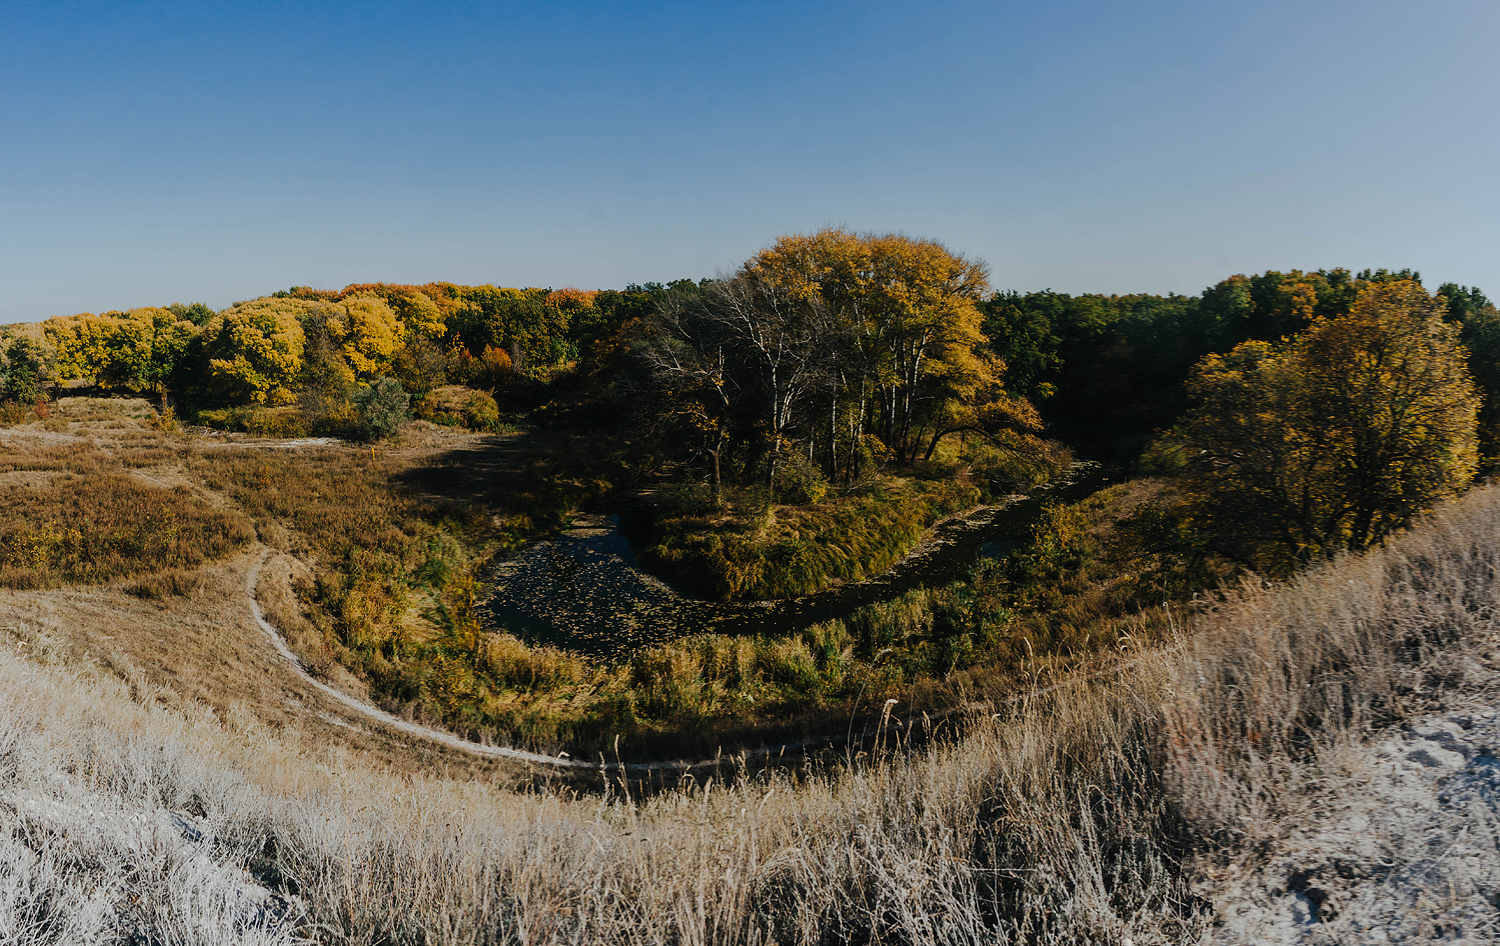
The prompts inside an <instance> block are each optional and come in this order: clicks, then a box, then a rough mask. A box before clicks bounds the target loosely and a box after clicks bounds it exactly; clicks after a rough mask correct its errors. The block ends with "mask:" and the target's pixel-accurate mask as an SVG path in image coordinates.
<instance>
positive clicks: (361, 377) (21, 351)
mask: <svg viewBox="0 0 1500 946" xmlns="http://www.w3.org/2000/svg"><path fill="white" fill-rule="evenodd" d="M666 291H667V290H666V287H663V286H659V285H647V286H644V287H636V286H631V287H629V288H627V289H626V290H625V291H613V290H605V291H598V292H583V291H580V290H576V289H563V290H557V291H552V290H547V289H513V288H500V287H496V286H488V285H485V286H460V285H455V284H452V283H429V284H427V285H423V286H406V285H391V284H383V283H382V284H368V285H351V286H348V287H346V288H345V289H343V290H338V291H334V290H316V289H310V288H306V287H294V288H292V289H289V290H285V291H281V292H276V293H274V294H272V295H270V296H265V297H262V298H259V299H254V300H250V301H247V302H240V303H236V304H234V305H232V306H230V307H229V308H227V309H224V310H222V311H220V312H214V311H213V310H211V309H210V308H208V307H207V306H205V305H203V304H201V303H194V304H173V305H170V306H159V307H158V306H152V307H144V308H138V309H131V310H128V311H111V312H105V313H102V314H97V315H96V314H93V313H82V314H79V315H72V316H63V317H54V318H50V319H47V320H45V321H43V322H40V323H36V324H33V325H27V326H20V327H17V328H13V329H10V330H8V332H7V334H8V335H9V336H10V337H9V338H8V339H7V340H6V341H5V343H4V345H3V346H0V398H3V399H4V401H6V402H7V403H9V404H10V405H12V408H13V407H14V405H17V404H22V405H35V404H38V403H41V402H45V400H46V399H47V397H48V391H49V388H51V387H52V386H53V385H55V384H59V383H66V382H69V381H82V382H86V383H88V384H91V385H95V386H97V387H99V388H102V389H104V390H107V391H129V392H136V393H153V394H155V395H157V396H159V397H160V398H161V400H162V404H163V406H164V407H166V406H170V407H172V408H173V409H175V410H177V411H184V412H186V413H187V414H188V415H189V416H193V417H200V416H201V417H202V419H206V420H210V421H220V422H222V421H224V420H225V419H226V418H231V417H236V416H239V417H244V416H248V414H247V412H251V413H253V412H259V413H260V414H261V415H264V416H278V414H279V416H282V417H286V416H288V415H295V419H296V420H297V421H298V422H306V423H307V424H310V425H312V426H313V427H317V428H320V429H324V430H327V431H328V432H331V433H341V434H342V433H360V432H361V431H363V432H364V433H366V434H370V435H376V436H378V435H380V434H383V433H385V432H388V430H389V427H390V424H389V423H384V422H376V423H375V426H374V429H370V424H371V422H372V421H371V418H372V417H373V416H376V415H379V416H380V417H384V418H387V419H389V418H392V417H395V418H397V419H399V418H400V417H402V416H404V407H405V405H406V404H407V399H408V397H410V398H415V399H417V401H418V407H419V410H420V408H421V407H422V405H423V401H424V399H429V401H428V403H427V404H426V406H427V407H428V408H429V412H432V413H435V416H434V418H433V419H438V420H461V421H465V422H470V423H471V425H473V423H472V422H474V421H476V419H477V420H478V421H479V426H483V425H484V423H486V422H492V421H493V420H494V419H495V416H496V411H495V404H494V401H493V399H492V398H490V397H489V395H488V394H485V395H483V396H481V398H480V399H479V400H478V401H475V400H473V399H469V400H464V399H460V400H459V401H458V402H457V403H456V404H455V403H454V402H453V399H452V398H451V397H448V398H441V397H439V398H431V397H430V396H431V395H433V393H434V392H435V391H437V390H438V389H440V388H442V387H444V386H445V385H462V386H466V387H468V388H471V389H473V390H474V391H475V392H492V391H494V390H496V389H507V390H511V391H513V392H514V391H532V392H533V393H534V392H535V391H537V390H541V391H545V390H546V388H547V385H548V383H549V382H551V381H553V380H554V379H555V378H556V377H557V376H558V375H559V374H560V373H569V372H574V371H583V372H585V373H587V372H589V371H592V370H594V368H595V365H596V363H597V362H599V361H600V360H601V359H602V360H604V361H606V362H607V361H608V360H609V357H610V353H611V350H612V349H611V342H612V341H613V340H612V339H611V338H610V337H609V333H610V332H611V331H613V330H615V329H617V328H619V327H620V326H621V325H625V324H629V323H631V322H632V321H633V320H638V319H639V318H641V317H642V316H643V315H644V314H646V313H648V312H649V311H651V310H652V309H653V307H654V304H655V303H654V300H655V299H657V298H658V297H660V296H661V295H662V294H664V293H665V292H666ZM543 400H545V398H543ZM372 404H374V405H375V408H376V409H374V410H373V411H372V410H371V407H370V406H371V405H372ZM445 410H446V414H445V413H444V412H445ZM12 412H14V411H12Z"/></svg>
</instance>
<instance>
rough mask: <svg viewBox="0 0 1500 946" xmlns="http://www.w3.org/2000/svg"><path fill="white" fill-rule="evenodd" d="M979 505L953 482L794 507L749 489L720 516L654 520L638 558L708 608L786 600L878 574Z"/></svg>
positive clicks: (866, 491) (869, 489)
mask: <svg viewBox="0 0 1500 946" xmlns="http://www.w3.org/2000/svg"><path fill="white" fill-rule="evenodd" d="M980 498H981V492H980V490H979V488H978V487H976V486H974V485H972V484H970V483H964V482H959V481H956V480H953V479H946V480H937V481H933V480H920V479H915V478H908V479H897V478H894V477H893V478H888V479H884V480H881V481H879V482H877V483H875V484H873V485H870V486H866V487H863V488H861V489H859V490H856V491H853V492H850V493H847V494H843V495H834V494H829V495H828V496H827V497H825V498H824V499H823V501H821V502H818V503H814V504H810V505H803V506H792V505H774V504H770V503H768V502H766V500H765V496H764V493H760V492H757V491H754V490H750V491H745V492H742V493H739V494H737V495H736V496H735V497H734V499H733V500H732V501H731V502H730V503H729V504H727V505H726V506H725V507H724V508H723V509H715V510H709V511H703V512H693V513H689V514H686V515H672V514H668V515H666V516H664V517H663V518H661V519H659V520H658V521H657V522H656V524H655V527H654V531H653V535H652V539H651V542H650V544H649V545H648V546H647V547H646V548H645V549H643V550H642V552H641V559H642V561H643V562H645V563H646V565H647V566H648V567H650V568H652V569H653V570H655V571H657V572H659V573H661V574H663V575H665V576H667V577H668V578H670V579H672V580H673V581H675V582H676V583H678V584H679V585H680V586H682V587H684V588H686V589H689V590H691V591H693V592H695V593H698V594H701V595H703V596H705V597H708V598H711V599H713V600H717V601H758V600H767V599H774V598H796V597H800V596H802V595H807V594H813V593H814V592H818V591H822V590H823V589H825V588H828V587H831V586H832V585H835V584H838V583H841V582H851V581H862V580H864V579H865V578H867V577H869V576H871V575H874V574H878V573H879V572H881V571H884V570H885V569H887V568H889V567H890V566H891V565H893V564H894V563H895V562H896V560H897V559H899V558H900V557H901V556H902V555H905V554H906V553H907V552H908V551H910V550H911V548H912V546H914V545H915V544H916V542H917V540H918V539H919V538H921V536H922V533H923V532H924V531H926V529H927V528H928V527H929V526H931V525H932V524H933V523H934V522H936V521H937V520H938V519H941V518H942V517H943V516H946V515H949V514H950V513H954V512H958V511H960V510H963V509H968V508H970V507H972V506H974V505H976V504H977V503H978V502H979V501H980Z"/></svg>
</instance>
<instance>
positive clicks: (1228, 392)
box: [1174, 280, 1479, 573]
mask: <svg viewBox="0 0 1500 946" xmlns="http://www.w3.org/2000/svg"><path fill="white" fill-rule="evenodd" d="M1443 312H1444V307H1443V304H1442V303H1441V302H1440V301H1438V300H1434V299H1433V298H1432V297H1431V296H1429V295H1428V294H1427V292H1426V291H1425V290H1424V289H1423V288H1422V287H1421V285H1419V284H1418V283H1416V282H1414V281H1412V280H1393V281H1388V282H1379V283H1372V284H1369V285H1367V286H1366V287H1364V288H1363V289H1362V290H1361V292H1360V294H1359V296H1358V298H1357V299H1356V300H1355V303H1354V306H1353V308H1352V310H1351V311H1350V312H1349V314H1348V315H1347V316H1343V317H1339V318H1325V319H1316V320H1314V321H1313V323H1312V324H1311V326H1310V327H1309V328H1308V329H1307V330H1306V331H1304V332H1303V333H1301V334H1299V335H1297V336H1295V337H1293V338H1290V339H1287V340H1284V341H1282V342H1280V343H1271V342H1265V341H1251V342H1245V343H1244V344H1241V345H1239V346H1238V347H1236V348H1235V349H1234V350H1233V351H1231V352H1229V353H1228V354H1225V355H1210V356H1208V357H1207V358H1205V359H1204V360H1203V361H1202V362H1200V363H1199V365H1198V367H1197V368H1196V369H1195V372H1194V375H1193V377H1192V379H1191V380H1190V381H1189V388H1188V389H1189V394H1190V395H1191V396H1192V398H1193V400H1194V405H1193V407H1192V408H1191V409H1190V410H1189V411H1188V413H1187V414H1186V415H1185V416H1184V418H1183V420H1182V421H1181V422H1180V424H1179V425H1178V427H1177V429H1176V431H1175V432H1174V436H1175V437H1176V438H1177V439H1178V440H1179V441H1180V442H1181V444H1182V445H1183V446H1184V447H1185V448H1186V455H1187V456H1188V466H1187V476H1188V483H1189V484H1190V487H1191V489H1192V491H1193V493H1194V496H1195V498H1196V502H1197V505H1198V507H1199V508H1200V510H1201V511H1202V515H1203V516H1205V517H1206V519H1207V522H1206V523H1204V525H1205V526H1206V528H1207V530H1208V531H1209V532H1210V533H1212V534H1213V535H1214V536H1215V537H1216V539H1217V541H1218V543H1219V544H1220V546H1221V547H1222V548H1223V549H1224V550H1225V551H1227V552H1229V553H1230V554H1234V555H1236V556H1237V557H1241V558H1244V559H1248V560H1249V561H1251V562H1252V563H1253V564H1255V565H1256V566H1257V567H1259V568H1261V569H1263V570H1265V571H1268V572H1271V573H1285V572H1287V571H1289V570H1291V569H1292V568H1293V567H1295V566H1296V565H1297V564H1299V563H1302V562H1306V561H1309V560H1312V559H1315V558H1319V557H1322V556H1326V555H1330V554H1332V553H1334V552H1337V551H1339V550H1344V549H1348V550H1358V549H1362V548H1365V547H1367V546H1369V545H1371V544H1373V543H1376V542H1378V541H1380V540H1381V539H1382V538H1384V537H1385V536H1387V535H1389V534H1391V532H1393V531H1394V530H1396V529H1399V528H1401V527H1402V526H1404V525H1406V524H1407V523H1409V522H1410V521H1411V520H1412V518H1413V517H1414V516H1416V515H1418V514H1420V513H1421V512H1422V511H1423V510H1425V509H1427V508H1429V507H1431V506H1432V504H1433V503H1435V502H1437V501H1439V500H1441V499H1443V498H1444V497H1447V496H1451V495H1453V494H1455V493H1456V492H1458V491H1459V490H1461V489H1463V488H1464V487H1465V486H1466V485H1468V483H1469V481H1470V480H1471V479H1472V478H1473V476H1474V472H1475V469H1476V467H1477V435H1476V423H1475V414H1476V410H1477V407H1478V403H1479V401H1478V397H1477V395H1476V392H1475V389H1474V384H1473V382H1472V381H1471V380H1470V378H1469V373H1468V369H1467V367H1466V364H1465V359H1466V356H1467V353H1466V352H1465V351H1464V348H1463V346H1462V345H1460V344H1459V341H1458V328H1457V326H1454V325H1450V324H1447V323H1445V322H1444V321H1443V318H1442V315H1443Z"/></svg>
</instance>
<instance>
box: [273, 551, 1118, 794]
mask: <svg viewBox="0 0 1500 946" xmlns="http://www.w3.org/2000/svg"><path fill="white" fill-rule="evenodd" d="M270 554H271V550H270V549H269V548H267V547H266V546H264V545H262V546H261V551H260V558H259V559H258V560H257V561H256V563H255V564H254V565H253V566H251V568H250V571H249V573H248V574H247V575H246V577H245V596H246V598H248V599H249V602H250V614H251V616H252V617H253V618H255V623H256V624H258V625H260V629H261V630H262V631H264V632H265V635H266V637H268V638H269V639H270V641H271V644H272V645H273V646H274V647H275V648H276V651H277V653H279V654H281V656H282V658H283V659H285V660H286V662H287V663H288V664H290V665H291V667H292V669H293V671H295V672H296V674H297V675H298V676H299V677H301V678H302V680H303V681H305V682H306V683H308V684H309V685H310V686H312V687H314V688H315V689H317V690H318V692H320V693H322V694H324V695H325V696H327V697H329V698H330V699H333V700H335V701H337V702H338V703H339V704H340V705H342V706H343V707H345V708H346V709H348V710H350V711H351V712H354V713H357V714H359V715H361V716H364V717H366V718H368V719H371V720H374V721H375V722H378V723H383V724H384V725H386V726H389V727H391V728H393V729H396V730H398V731H400V732H402V733H405V734H406V735H408V736H415V737H416V738H418V739H426V740H428V741H430V742H435V743H438V744H440V745H443V746H447V747H448V748H450V749H457V750H459V751H460V752H468V753H472V754H474V755H479V756H485V757H487V758H492V759H513V760H515V761H517V762H526V763H529V764H531V765H540V766H547V767H551V768H557V769H567V770H571V771H576V772H580V773H590V774H595V775H601V774H602V775H643V776H650V775H661V774H678V775H686V774H688V773H690V772H694V771H697V770H700V769H711V768H718V767H720V766H724V765H734V764H740V765H744V764H747V763H750V762H763V761H766V760H769V759H772V758H779V757H781V756H784V755H785V754H786V753H787V752H792V753H794V754H795V753H798V752H801V751H803V750H805V749H811V748H814V747H827V748H833V747H836V746H840V745H846V744H849V743H853V742H855V741H863V740H864V739H865V737H866V736H867V735H868V734H867V733H865V732H863V731H862V732H861V733H859V734H858V735H855V734H854V733H853V731H852V730H851V731H850V733H849V734H848V735H846V736H842V737H841V736H836V735H835V736H824V737H821V738H818V739H803V740H797V741H795V742H787V743H781V744H778V745H775V746H763V747H761V748H759V749H744V750H741V751H740V752H737V753H735V754H733V755H731V756H723V755H720V756H715V757H714V758H712V759H700V760H698V761H696V762H688V761H683V760H670V761H667V760H659V761H655V762H620V761H617V762H607V761H604V760H603V759H601V760H600V761H599V762H585V761H583V760H581V759H574V758H570V757H568V756H566V755H560V756H554V755H544V754H542V753H539V752H528V751H527V750H525V749H514V748H511V747H509V746H494V745H489V744H487V743H482V742H474V741H472V740H469V739H463V738H460V737H458V736H455V735H453V734H452V733H450V732H445V731H444V730H441V729H434V728H432V727H431V726H423V725H422V724H420V723H414V722H412V721H411V720H408V719H402V718H401V717H399V716H394V715H392V714H390V713H387V712H386V711H385V710H383V709H380V708H379V707H377V706H374V705H372V704H370V703H366V702H365V701H363V700H361V699H358V698H356V697H353V696H350V695H349V694H348V693H345V692H344V691H343V690H340V689H338V688H337V687H333V686H330V685H329V684H327V683H324V682H323V681H321V680H319V679H317V678H316V677H314V676H313V675H312V674H310V673H308V672H307V668H306V667H304V666H303V665H302V661H301V660H299V659H297V655H296V654H293V653H292V651H291V648H289V647H288V646H287V643H286V639H285V638H283V637H282V636H281V632H280V631H278V630H276V628H275V627H274V626H273V625H272V624H271V622H270V621H267V620H266V616H265V613H264V612H263V611H262V610H261V607H260V600H259V599H258V598H257V597H256V591H255V589H256V584H257V582H258V580H259V578H260V570H261V568H262V566H264V565H265V563H266V560H267V559H268V558H270ZM1146 659H1148V658H1147V657H1146V656H1141V657H1136V658H1134V659H1131V660H1125V661H1121V662H1119V663H1117V664H1113V665H1111V666H1109V667H1106V668H1104V669H1102V670H1097V671H1095V672H1093V673H1081V674H1075V675H1074V676H1071V677H1069V678H1068V679H1066V680H1062V681H1060V682H1058V683H1053V684H1049V685H1047V686H1044V687H1037V688H1035V689H1031V690H1028V691H1026V692H1025V693H1019V694H1016V695H1015V696H1012V697H1009V698H1008V699H1005V700H1001V701H998V703H997V704H996V705H1012V704H1015V703H1019V702H1021V701H1023V700H1028V699H1035V698H1037V697H1040V696H1045V695H1047V694H1048V693H1052V692H1055V691H1057V690H1061V689H1063V688H1065V687H1070V686H1076V685H1078V684H1080V683H1086V682H1088V681H1091V680H1096V679H1099V678H1101V677H1106V676H1114V675H1115V674H1118V673H1121V672H1123V671H1125V670H1127V669H1129V668H1131V667H1133V666H1135V665H1137V664H1139V663H1141V662H1142V661H1143V660H1146ZM894 702H895V701H894V700H892V701H888V704H887V713H886V714H885V716H884V718H885V719H890V718H892V717H891V715H890V713H889V706H890V705H892V704H894ZM962 712H964V710H963V709H960V708H954V709H950V710H948V711H947V712H943V713H939V714H937V715H936V716H932V717H930V719H931V720H932V721H933V722H941V721H942V720H944V719H946V718H948V717H950V716H953V715H956V714H959V713H962ZM898 724H899V721H898ZM883 725H884V724H883V723H882V726H883Z"/></svg>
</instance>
